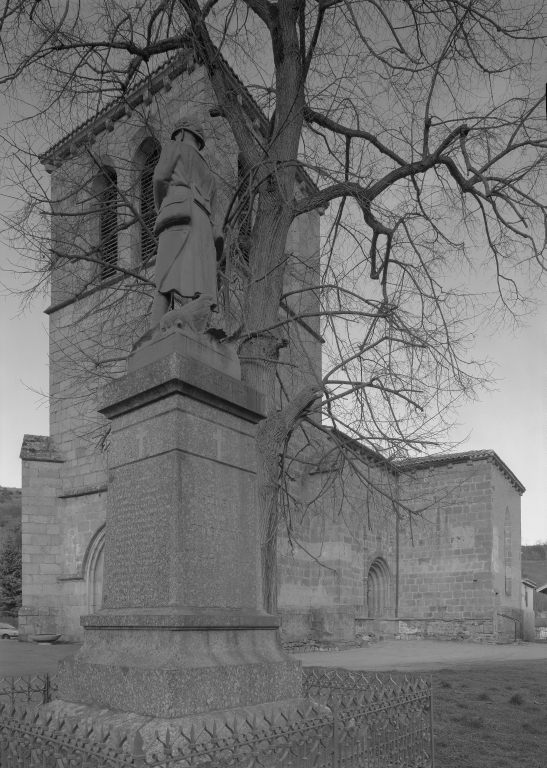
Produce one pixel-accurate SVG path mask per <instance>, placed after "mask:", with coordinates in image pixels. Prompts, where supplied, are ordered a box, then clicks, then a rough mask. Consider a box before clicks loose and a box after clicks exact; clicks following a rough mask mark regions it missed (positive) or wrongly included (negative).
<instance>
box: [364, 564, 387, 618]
mask: <svg viewBox="0 0 547 768" xmlns="http://www.w3.org/2000/svg"><path fill="white" fill-rule="evenodd" d="M389 584H390V574H389V568H388V566H387V563H386V561H385V560H384V559H383V558H382V557H377V558H376V559H375V560H374V561H373V563H372V565H371V566H370V568H369V571H368V576H367V584H366V587H367V607H368V616H369V618H374V617H376V616H383V615H384V614H385V613H386V612H387V610H388V608H389Z"/></svg>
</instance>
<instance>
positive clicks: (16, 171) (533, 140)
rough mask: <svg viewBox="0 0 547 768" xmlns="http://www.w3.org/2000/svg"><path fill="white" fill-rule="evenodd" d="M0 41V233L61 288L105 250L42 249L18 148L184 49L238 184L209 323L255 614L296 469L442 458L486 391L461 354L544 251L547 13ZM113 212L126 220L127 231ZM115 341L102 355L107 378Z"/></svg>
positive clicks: (36, 190) (332, 13) (230, 18)
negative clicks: (252, 546) (225, 346)
mask: <svg viewBox="0 0 547 768" xmlns="http://www.w3.org/2000/svg"><path fill="white" fill-rule="evenodd" d="M0 32H1V34H2V40H3V46H2V53H1V55H2V78H1V80H0V82H1V83H2V84H3V87H4V89H5V92H6V94H7V97H9V98H11V99H13V100H14V103H15V102H17V100H18V103H19V104H22V103H23V100H25V99H26V101H25V103H28V102H30V103H32V104H33V105H34V106H33V108H32V110H31V112H32V114H30V116H29V108H28V107H25V108H24V109H23V111H22V112H21V119H20V120H18V121H16V122H15V123H14V124H13V126H12V128H11V130H10V131H9V132H8V133H7V135H6V137H5V139H4V142H5V146H6V152H5V155H6V158H5V159H6V162H8V161H9V160H10V158H11V162H12V165H11V168H12V174H13V175H12V180H13V182H14V183H17V184H20V185H22V186H23V187H24V188H26V189H27V192H28V195H27V198H26V199H25V203H24V205H23V206H22V207H20V208H19V209H18V211H17V212H16V213H15V214H14V217H12V219H11V220H10V222H9V225H10V227H11V230H10V231H11V232H12V233H15V234H14V235H12V236H13V237H15V239H16V240H17V238H19V243H20V244H22V243H24V245H25V248H26V249H27V254H28V256H27V262H26V265H25V268H28V269H29V270H30V271H31V272H32V271H34V272H35V274H36V275H37V281H38V284H39V283H40V281H43V280H46V279H47V278H48V277H49V275H50V273H51V271H52V270H53V269H54V268H55V270H57V271H58V270H59V269H61V268H62V269H63V270H64V274H65V282H64V283H63V285H64V286H65V289H66V290H70V291H72V293H73V294H74V293H78V291H84V292H85V286H86V283H85V279H87V280H88V281H93V280H94V279H96V269H95V272H93V271H91V272H87V273H85V274H87V275H88V278H82V270H81V264H82V263H86V264H94V265H95V266H97V265H99V267H98V268H102V267H101V264H103V266H104V258H103V254H102V252H101V249H100V247H98V246H97V247H95V248H90V246H89V243H86V242H85V238H83V239H82V242H81V243H80V245H79V247H78V248H77V249H76V250H75V249H74V247H73V243H74V237H75V233H74V232H71V231H63V230H62V227H61V228H60V229H59V230H58V234H57V235H56V238H57V240H55V243H56V244H55V243H54V247H53V253H54V255H53V257H52V256H51V251H50V243H49V241H48V239H47V235H46V233H45V230H44V227H45V226H46V222H45V219H44V216H43V214H44V213H45V212H46V211H47V212H48V214H49V215H53V217H55V216H59V217H60V218H61V219H62V216H61V214H62V213H63V211H62V204H61V206H60V208H59V205H60V204H59V202H57V206H58V207H57V209H56V208H55V207H53V208H50V209H47V208H46V204H45V200H46V198H47V195H46V189H45V186H44V183H43V180H42V177H41V176H40V173H39V172H38V171H37V170H36V158H37V155H38V154H39V153H40V151H43V148H44V145H45V143H46V142H47V141H55V140H57V139H58V138H59V137H60V136H61V135H62V134H63V132H66V131H67V129H70V128H71V127H72V126H75V125H77V124H78V122H79V121H81V120H83V119H87V118H88V117H89V116H90V115H91V114H93V113H95V112H96V111H97V110H100V109H101V108H102V107H103V106H104V105H105V104H106V103H107V102H108V101H110V100H111V99H113V98H114V99H117V100H118V102H119V104H120V105H121V106H120V108H121V109H125V110H127V114H129V113H130V112H131V110H133V109H135V108H136V107H135V105H134V104H133V103H132V102H131V98H132V97H131V94H132V93H134V92H135V89H136V88H137V87H138V86H139V84H141V83H142V82H145V83H146V82H149V83H151V82H152V78H153V75H152V73H153V71H154V70H155V69H156V68H157V67H160V66H161V65H163V64H165V63H166V62H167V61H175V60H177V57H180V56H186V55H188V53H189V52H190V54H191V56H192V57H193V59H194V62H195V63H196V64H197V65H198V66H201V67H203V68H204V69H205V71H206V73H207V76H208V78H209V79H210V82H211V84H212V87H213V90H214V94H215V98H216V105H215V110H214V114H217V115H219V119H220V120H223V121H225V123H226V124H227V125H228V126H229V128H230V131H231V134H232V135H233V137H234V138H235V142H236V144H237V149H238V151H239V153H240V158H241V167H242V168H243V174H242V176H241V177H240V178H239V179H237V178H236V179H234V181H233V184H232V200H231V202H229V203H228V204H227V206H226V210H227V215H226V220H225V229H226V236H227V241H228V243H229V244H230V243H231V245H229V248H228V254H229V257H228V258H229V260H230V263H229V264H228V265H225V268H224V273H223V278H222V279H223V280H224V284H225V290H224V291H223V294H224V297H225V306H224V312H225V321H226V323H227V324H228V326H229V333H230V338H231V339H232V340H235V341H237V343H238V345H239V353H240V356H241V360H242V370H243V376H244V378H245V380H246V381H247V382H248V383H249V384H251V385H253V386H255V387H257V388H258V389H259V390H261V391H262V392H263V393H264V395H265V397H266V402H267V412H268V417H267V418H266V419H265V420H264V421H263V422H261V424H260V426H259V430H258V455H259V473H258V480H259V490H260V502H261V521H262V546H263V573H264V604H265V607H266V608H267V609H268V610H274V609H275V599H276V598H275V561H276V552H275V542H276V532H277V529H278V525H279V521H280V519H281V517H284V519H285V521H286V524H287V526H288V527H289V528H290V514H289V513H288V512H287V509H288V508H290V506H291V504H292V503H293V501H292V500H291V491H290V483H288V484H287V483H286V482H285V483H284V481H286V480H287V478H288V479H289V480H290V479H291V476H292V474H291V473H293V470H294V468H295V466H296V465H297V464H298V466H299V467H300V468H301V467H302V466H306V464H307V463H309V462H312V461H316V460H317V459H318V457H319V460H320V461H322V462H324V461H326V460H328V459H327V457H326V456H325V452H326V453H327V454H328V453H329V451H333V452H334V451H338V452H342V454H343V456H344V459H343V462H345V466H346V467H347V466H350V465H351V467H352V471H354V472H356V473H359V472H361V470H360V469H359V467H358V464H357V460H358V458H359V451H360V450H361V448H362V447H363V446H364V447H365V448H367V449H369V450H370V451H372V452H373V453H374V454H380V455H382V456H384V457H386V459H389V460H391V459H393V458H397V457H402V456H406V455H409V454H411V455H412V454H413V453H415V452H421V451H424V450H426V449H429V448H430V447H432V446H435V445H438V444H439V443H440V442H442V441H443V440H444V439H446V429H447V427H448V425H449V422H450V418H449V417H450V414H451V409H452V408H453V407H454V405H455V404H456V403H457V401H458V400H459V399H460V398H461V397H469V396H473V395H474V392H475V389H476V387H477V386H478V385H480V384H481V383H483V382H484V381H485V378H487V374H486V371H485V368H484V367H483V366H481V365H480V364H478V363H476V362H475V361H473V360H472V359H470V357H469V349H470V344H471V342H472V340H473V332H474V329H475V328H476V326H477V323H480V322H483V321H484V320H485V318H487V317H488V316H489V314H490V313H492V312H494V313H498V314H496V317H498V320H499V319H500V318H503V317H507V316H509V317H512V318H515V317H518V316H519V314H520V313H522V312H526V311H527V306H528V305H527V303H526V302H527V297H526V291H525V290H523V288H522V285H521V283H523V278H525V279H526V278H528V275H529V273H531V274H533V275H534V276H535V277H534V279H537V278H538V276H540V275H542V273H543V270H544V251H545V241H546V234H547V232H546V221H547V219H546V213H547V209H546V204H547V197H546V196H545V188H544V185H545V182H544V179H545V178H546V174H545V172H546V163H547V151H546V150H547V139H546V138H545V117H544V102H545V95H544V84H543V83H542V82H540V80H539V68H538V65H539V63H540V60H541V57H542V56H543V55H544V47H545V34H546V32H547V28H546V26H545V19H544V15H543V4H542V3H541V2H539V1H538V2H536V3H534V2H532V3H528V4H527V5H526V6H525V7H522V4H521V3H520V2H517V1H516V0H513V1H511V0H465V2H464V1H462V0H434V1H433V2H428V1H427V0H391V1H390V2H379V1H378V0H359V1H358V2H352V1H351V0H307V1H306V0H278V1H277V2H270V0H207V2H204V3H202V4H200V3H199V2H198V0H143V1H142V2H139V3H137V2H131V0H118V1H114V0H108V1H106V0H98V2H95V3H93V4H92V5H91V4H90V5H87V4H83V5H80V4H78V5H71V4H69V3H68V2H67V3H66V5H63V4H59V5H57V4H53V3H51V2H50V0H6V2H5V3H4V9H3V13H2V14H1V17H0ZM236 75H237V76H236ZM241 82H242V83H243V85H244V86H245V88H246V92H247V94H251V95H252V97H253V99H250V98H249V97H248V96H245V97H242V90H241V88H240V87H238V83H241ZM166 85H167V86H168V85H169V84H168V83H167V84H166ZM251 102H252V103H251ZM257 106H258V107H259V108H260V110H261V115H260V116H259V117H257V113H256V109H255V108H256V107H257ZM36 137H38V138H36ZM25 142H26V143H25ZM38 145H39V146H38ZM37 147H38V149H37ZM6 173H7V171H6ZM84 186H85V185H81V186H78V185H76V187H77V188H73V189H72V190H71V194H82V190H83V189H84ZM94 194H98V192H97V191H96V192H95V193H94ZM61 198H62V195H61ZM59 199H60V197H59V195H57V201H59ZM88 202H89V200H88ZM123 205H124V206H125V208H126V210H127V212H128V213H127V218H126V225H127V226H131V224H132V223H134V222H135V221H136V220H140V221H141V224H144V225H146V221H144V219H143V217H142V212H139V211H138V210H135V209H134V206H133V208H132V206H131V203H130V201H129V200H125V201H123ZM327 207H328V211H327V213H326V214H325V216H324V219H323V231H322V252H321V258H320V260H319V261H318V267H317V269H316V270H315V273H313V270H311V271H310V272H308V274H307V276H306V279H305V280H300V282H299V283H298V284H297V283H295V282H294V281H292V282H291V279H290V271H291V270H295V271H296V273H298V270H302V269H307V268H308V267H309V265H302V264H298V263H295V260H294V259H291V257H290V254H289V253H288V252H287V237H288V235H289V230H290V227H291V224H292V223H293V222H294V221H295V219H296V218H297V217H301V216H304V215H306V214H308V213H309V212H312V211H314V210H316V209H318V208H320V209H326V208H327ZM251 214H252V215H251ZM64 221H65V222H66V216H65V218H64ZM126 225H120V226H126ZM65 226H66V225H65ZM69 229H70V227H69ZM63 240H65V241H66V242H70V243H71V244H72V245H71V250H70V254H69V253H68V252H66V251H63V245H62V243H63ZM483 268H485V269H487V270H488V273H489V275H490V276H491V278H492V280H493V281H494V283H495V290H494V291H492V293H491V294H490V295H482V296H478V295H475V293H474V291H473V289H472V288H470V285H469V277H470V275H472V273H473V272H474V271H478V270H481V269H483ZM112 269H113V270H114V272H115V273H116V274H117V275H118V276H121V277H122V278H123V280H122V281H121V282H120V281H119V280H118V282H117V283H116V297H117V298H116V301H119V302H123V301H126V300H127V298H128V297H133V298H134V297H135V296H137V297H140V296H142V297H146V296H148V295H149V294H148V293H147V292H148V291H149V285H150V271H149V268H148V265H147V263H146V261H145V262H143V263H140V264H139V265H137V266H134V265H133V266H127V264H125V265H123V264H119V265H114V266H112ZM84 272H85V270H84ZM68 273H70V274H72V276H73V281H74V282H73V284H71V286H70V289H69V288H67V282H66V274H68ZM82 280H83V281H84V282H83V283H82V282H81V281H82ZM524 282H525V280H524ZM291 285H292V286H296V287H291ZM100 295H101V296H102V297H103V298H102V299H101V298H97V301H98V302H100V301H103V302H104V292H103V294H100ZM139 300H140V299H139ZM107 303H108V301H107ZM143 306H144V305H143ZM109 311H111V306H110V305H109ZM143 312H144V309H143ZM118 314H119V313H118ZM303 324H306V325H307V326H308V328H309V329H311V331H313V333H315V334H318V335H321V336H322V337H323V339H324V342H325V343H324V345H323V370H322V371H318V370H314V369H313V365H309V366H308V370H307V372H306V375H305V376H302V377H300V379H299V378H298V376H296V374H295V366H296V367H298V365H301V362H302V354H301V351H299V352H298V353H295V352H294V349H295V345H296V347H298V344H297V342H296V341H295V339H296V335H297V334H296V331H295V329H299V328H302V327H304V326H303ZM106 346H108V345H106ZM123 347H124V345H123V344H121V345H120V348H119V349H117V350H111V352H112V354H110V355H109V354H107V353H106V351H105V350H104V349H103V350H102V351H101V355H102V360H103V361H104V360H105V359H106V361H107V363H108V364H114V365H115V364H116V361H115V360H114V363H112V359H111V358H116V359H117V358H119V357H121V356H123V354H122V348H123ZM291 350H293V351H292V352H291ZM88 362H90V364H92V365H95V363H96V362H97V361H88ZM96 367H97V366H96ZM84 368H85V369H86V370H87V368H86V366H84ZM108 370H109V371H110V372H112V369H111V368H110V369H108ZM114 370H115V369H114ZM291 376H292V380H291V381H289V380H290V379H291ZM333 427H334V429H333ZM322 433H323V434H325V433H326V436H327V437H328V440H329V442H328V443H326V442H325V440H324V439H323V438H322V437H321V435H322ZM325 445H327V446H330V447H327V449H325ZM335 464H336V462H333V465H335ZM361 475H362V482H363V483H364V484H365V485H367V484H368V485H370V486H371V487H372V486H374V480H371V479H370V477H367V475H366V473H363V472H361ZM374 490H375V492H380V493H381V492H383V491H381V489H378V488H377V487H374ZM388 495H389V494H388ZM397 503H398V504H399V510H401V509H402V508H404V504H403V503H402V502H401V500H400V499H399V500H397Z"/></svg>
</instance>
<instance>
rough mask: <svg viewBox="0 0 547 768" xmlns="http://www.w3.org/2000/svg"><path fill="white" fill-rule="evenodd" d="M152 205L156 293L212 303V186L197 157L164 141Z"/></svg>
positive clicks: (214, 204)
mask: <svg viewBox="0 0 547 768" xmlns="http://www.w3.org/2000/svg"><path fill="white" fill-rule="evenodd" d="M154 200H155V203H156V210H157V211H158V217H157V219H156V224H155V228H154V232H155V233H156V234H157V235H159V246H158V255H157V257H156V269H155V282H156V287H157V289H158V290H159V291H161V293H169V292H170V291H176V292H177V293H178V294H180V295H181V296H185V297H186V296H189V297H192V296H194V295H195V294H196V293H205V294H209V295H210V296H213V298H214V301H215V303H216V302H217V280H216V251H215V238H216V237H218V236H219V235H220V234H221V233H220V230H219V229H218V228H217V227H216V223H215V222H216V213H217V210H216V208H217V200H216V182H215V178H214V176H213V174H212V173H211V170H210V168H209V166H208V165H207V162H206V160H205V158H204V157H203V156H202V155H201V153H200V152H198V151H197V150H196V149H194V148H193V147H191V146H189V145H187V144H182V143H181V142H178V141H168V142H166V144H165V145H164V146H163V147H162V150H161V155H160V159H159V161H158V164H157V166H156V169H155V170H154Z"/></svg>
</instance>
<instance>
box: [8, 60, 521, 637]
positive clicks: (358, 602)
mask: <svg viewBox="0 0 547 768" xmlns="http://www.w3.org/2000/svg"><path fill="white" fill-rule="evenodd" d="M233 87H234V89H236V90H237V91H238V93H239V98H240V99H241V103H242V104H244V106H245V110H246V113H247V116H248V119H249V121H250V123H251V124H252V125H253V126H254V127H255V130H257V131H260V130H262V128H263V125H264V120H265V118H264V117H263V115H262V113H261V111H260V109H259V108H258V106H257V105H256V103H255V102H254V100H253V99H252V97H251V96H250V94H249V93H247V92H246V91H245V89H244V88H243V86H242V85H241V83H240V82H239V80H238V79H237V77H236V75H235V74H234V77H233ZM189 112H192V113H197V114H198V115H199V116H200V118H201V120H202V122H203V125H204V129H205V135H206V147H205V149H204V155H205V157H206V159H207V161H208V163H209V166H210V167H211V169H213V170H214V173H215V174H216V176H217V179H218V194H219V205H220V208H221V210H222V211H223V213H224V214H226V215H227V213H228V211H229V208H230V204H231V202H232V201H233V198H234V190H238V191H237V192H236V196H237V195H239V197H238V199H237V201H236V206H235V207H236V213H235V214H234V215H235V216H237V217H239V228H238V240H237V242H234V243H231V244H230V243H229V244H228V247H229V248H231V251H230V252H231V253H235V254H236V257H237V258H236V257H234V260H233V262H232V263H226V264H225V265H224V267H223V269H224V276H225V277H226V279H225V280H224V282H223V276H222V275H220V277H219V296H220V298H221V313H220V314H219V317H220V315H221V316H222V318H223V321H224V323H225V325H229V323H230V301H234V295H235V296H236V298H237V280H238V274H239V272H238V270H244V269H245V237H244V234H245V231H246V228H247V227H248V226H249V221H250V217H251V216H252V202H251V203H249V202H247V201H246V200H245V197H244V184H242V181H241V180H242V168H241V161H240V159H239V158H238V151H237V146H236V143H235V141H234V139H233V137H232V136H231V135H230V131H229V127H228V124H227V122H226V121H225V120H224V119H223V118H222V116H220V115H219V114H218V112H217V111H216V110H215V98H214V93H213V90H212V88H211V85H210V83H209V81H208V79H207V76H206V73H205V71H204V70H203V68H202V67H200V66H199V65H198V64H197V63H196V62H195V61H194V60H193V58H192V56H191V55H190V54H188V55H183V56H180V57H178V58H177V59H176V60H174V61H172V62H170V63H168V64H166V65H165V66H164V67H163V68H161V69H159V70H158V71H157V72H155V73H154V74H153V75H151V76H150V77H149V78H147V80H146V81H143V83H142V84H141V86H139V87H138V88H136V89H135V90H134V91H133V92H132V93H131V94H130V95H129V96H128V97H127V98H126V100H125V101H124V102H123V103H121V102H119V101H116V102H113V103H112V104H109V105H107V106H106V107H105V108H104V109H103V110H102V111H101V112H100V113H99V114H97V115H95V116H94V117H93V118H91V119H90V120H88V121H87V122H86V123H84V124H83V125H82V126H80V127H79V128H77V129H76V130H74V131H72V132H71V133H70V134H69V135H67V136H66V137H64V138H63V139H62V140H61V141H59V142H58V143H57V144H56V145H54V146H53V147H51V148H50V149H49V150H48V152H47V153H46V154H45V155H44V157H43V163H44V166H45V168H46V169H47V170H48V171H49V172H50V174H51V194H52V208H53V211H54V216H53V224H52V236H51V242H52V249H53V252H54V253H56V254H58V256H59V266H58V268H56V269H54V271H53V275H52V284H51V305H50V306H49V308H48V309H47V310H46V314H47V315H48V318H49V326H50V328H49V330H50V434H49V435H46V436H40V435H39V436H37V435H26V436H25V439H24V442H23V446H22V450H21V459H22V462H23V480H22V493H23V502H22V503H23V511H22V542H23V544H22V546H23V605H22V608H21V610H20V615H19V630H20V631H19V639H20V640H26V639H30V638H31V637H32V636H33V635H39V634H46V633H48V634H49V633H56V634H60V635H62V637H63V639H65V640H69V641H77V640H79V639H81V636H82V630H81V627H80V616H82V615H84V614H89V613H93V612H95V611H96V610H98V609H99V608H100V607H101V601H102V572H103V551H104V540H105V520H106V509H107V499H108V473H107V470H106V460H105V456H106V451H107V450H108V430H107V423H106V420H105V419H103V417H102V416H101V415H100V414H99V413H98V412H97V410H96V409H97V402H98V398H99V392H100V388H101V386H102V385H103V384H105V383H107V382H108V381H109V380H112V379H113V378H116V377H117V376H120V375H121V374H123V373H124V372H125V361H126V358H127V355H128V353H129V351H130V350H131V347H132V344H133V343H134V342H135V341H136V340H137V339H138V338H139V337H140V336H142V334H143V333H144V332H145V331H146V330H147V327H148V324H149V307H150V298H151V294H150V287H149V282H148V281H146V280H143V279H142V278H143V276H144V277H150V276H151V275H152V271H153V265H154V256H155V239H154V237H153V234H152V232H153V224H154V219H155V215H156V213H155V207H154V200H153V190H152V174H153V170H154V167H155V164H156V163H157V160H158V157H159V152H160V149H161V145H162V142H164V141H165V140H167V139H168V138H169V137H170V132H171V129H172V126H173V125H174V124H175V123H176V122H177V121H178V120H179V119H180V118H181V117H184V116H185V115H186V114H188V113H189ZM297 180H298V184H299V185H300V186H301V187H302V189H305V188H308V187H309V186H310V185H312V182H311V180H310V179H309V178H308V177H307V176H306V175H305V174H304V173H300V175H299V176H298V179H297ZM321 213H322V212H321V211H319V210H316V211H312V212H311V213H309V214H305V215H302V216H300V217H299V218H298V219H297V220H296V221H295V223H294V224H293V226H292V228H291V232H290V235H289V242H288V243H287V253H289V254H290V255H291V260H290V266H289V268H288V270H287V277H286V282H287V291H286V292H287V293H288V292H290V289H291V287H292V286H294V285H301V284H302V283H303V282H306V281H308V282H309V281H310V280H311V276H313V275H316V274H319V272H320V262H319V252H320V220H321ZM136 214H138V215H136ZM72 255H73V256H74V258H73V259H71V256H72ZM238 260H239V261H238ZM113 266H116V269H114V268H113ZM120 269H121V270H122V272H120ZM122 278H123V282H122ZM228 278H229V280H228ZM228 282H230V285H231V286H232V287H233V286H234V285H235V286H236V290H235V293H234V291H233V290H232V291H231V292H230V293H229V292H228V290H227V287H226V286H227V283H228ZM299 296H300V297H299V298H294V299H293V298H290V299H287V301H286V303H285V304H284V305H283V306H282V307H281V308H280V312H281V313H284V315H285V316H287V315H288V316H296V315H298V314H299V313H301V312H302V310H303V309H306V302H310V301H313V300H314V299H313V297H312V296H311V295H310V294H308V293H303V294H300V295H299ZM219 323H220V320H219ZM293 327H294V331H291V333H292V334H293V335H292V337H291V345H290V346H289V348H288V349H287V351H285V350H283V352H282V354H283V355H286V356H290V357H291V359H290V360H287V362H288V363H290V365H287V370H288V371H291V373H288V374H284V375H286V376H287V380H286V381H284V385H285V386H287V387H290V386H292V385H295V384H296V383H297V381H298V380H300V381H301V380H302V379H305V377H306V375H308V374H307V371H308V372H310V371H312V372H313V371H314V372H320V371H321V347H322V341H323V340H322V338H321V335H320V329H319V321H318V319H311V320H309V321H307V322H305V321H304V320H299V321H296V322H295V323H294V324H293ZM291 377H293V380H291ZM335 438H337V439H339V436H335V435H334V434H333V435H332V439H333V440H334V439H335ZM220 439H221V438H220V436H219V441H220ZM328 440H329V438H327V437H326V438H325V455H328V453H329V451H328ZM219 450H220V448H219ZM352 450H353V451H354V453H355V454H356V455H358V457H359V462H360V467H361V469H360V472H363V473H365V474H366V475H367V476H368V477H369V478H370V477H372V478H373V480H374V482H373V483H372V484H369V486H367V487H368V488H369V490H367V491H366V492H365V490H364V488H365V486H364V485H363V484H362V483H360V482H359V480H358V477H357V474H356V472H355V471H354V469H352V468H351V467H349V466H348V467H335V466H333V465H332V464H331V463H329V462H328V461H325V462H324V463H323V464H322V463H321V462H320V463H319V464H318V465H317V466H316V467H315V469H313V470H304V469H302V471H300V472H299V473H297V475H295V477H294V479H293V488H292V491H293V496H294V498H295V499H299V500H300V501H301V508H302V510H303V511H302V515H301V518H300V519H298V520H293V527H294V536H291V537H290V539H289V537H288V536H287V535H286V533H285V532H284V531H283V530H280V532H279V539H278V563H277V577H278V610H279V613H280V614H281V616H282V622H283V623H282V635H283V639H284V641H285V642H286V643H290V644H298V643H301V644H304V643H306V642H308V641H310V640H317V641H320V642H328V641H341V642H343V641H352V640H354V639H355V637H356V633H360V634H365V635H371V634H381V635H385V636H393V637H398V638H401V639H403V638H407V637H415V636H416V637H430V638H443V639H466V640H474V641H484V642H494V641H507V642H509V641H510V640H511V639H512V636H513V626H514V622H513V621H512V620H511V618H508V617H512V618H517V619H519V618H521V607H520V589H521V567H520V496H521V495H522V493H523V492H524V490H525V489H524V487H523V486H522V484H521V483H520V482H519V480H518V479H517V478H516V477H515V476H514V474H513V473H512V472H511V470H510V469H509V468H508V467H507V466H506V465H505V464H504V463H503V461H502V460H501V459H500V458H499V457H498V456H497V454H496V453H495V452H494V451H491V450H484V451H468V452H462V453H455V454H451V455H437V456H430V457H425V458H418V459H409V460H405V461H404V462H396V463H389V462H387V461H385V460H384V459H383V458H382V457H381V456H380V455H377V454H374V453H372V452H371V451H369V450H367V449H364V448H362V447H361V446H359V444H358V443H354V444H353V445H352ZM370 488H373V489H374V490H370ZM394 498H397V499H398V500H399V502H400V506H399V507H398V506H397V505H395V504H394V502H393V499H394ZM402 508H405V509H408V510H412V511H413V512H414V514H412V515H402V514H401V513H400V509H402Z"/></svg>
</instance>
